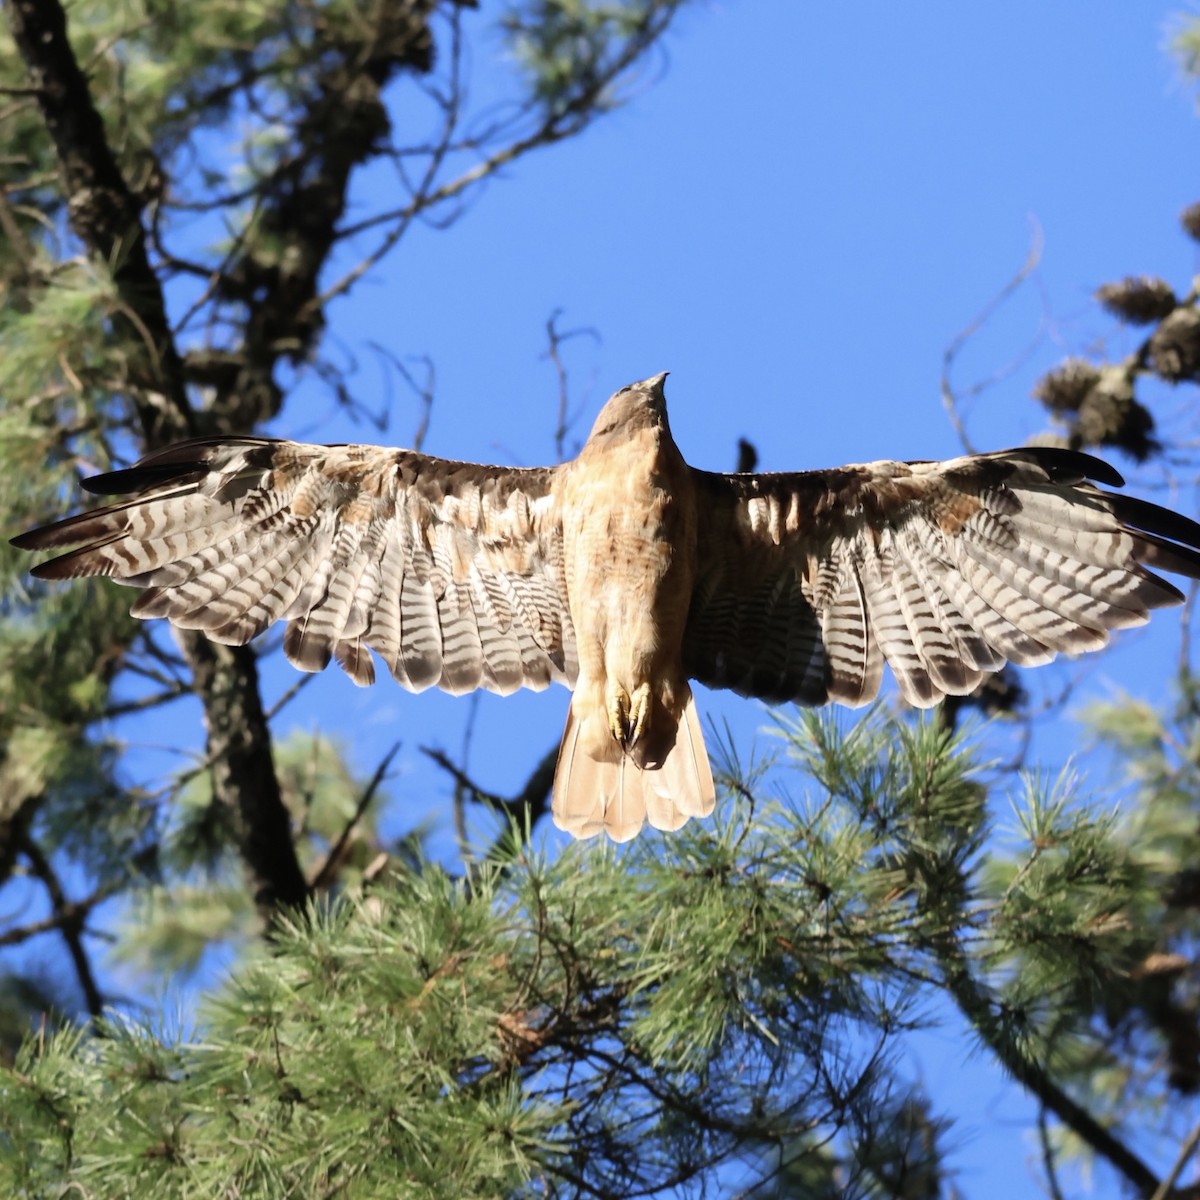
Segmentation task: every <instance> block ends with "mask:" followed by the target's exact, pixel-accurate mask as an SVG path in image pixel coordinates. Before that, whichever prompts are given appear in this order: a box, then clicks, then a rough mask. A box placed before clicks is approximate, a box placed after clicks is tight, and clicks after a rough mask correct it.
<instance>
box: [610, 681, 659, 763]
mask: <svg viewBox="0 0 1200 1200" xmlns="http://www.w3.org/2000/svg"><path fill="white" fill-rule="evenodd" d="M604 706H605V711H606V712H607V714H608V731H609V733H611V734H612V736H613V739H614V741H616V742H617V744H618V745H619V746H620V747H621V749H622V750H632V749H633V747H634V746H635V745H637V741H638V739H639V738H640V737H642V735H643V734H644V733H645V732H646V730H647V729H649V728H650V708H651V693H650V685H649V684H648V683H640V684H638V686H637V687H636V688H635V689H634V692H633V696H632V697H630V695H629V693H628V692H627V691H626V690H625V689H624V688H623V687H622V686H621V685H620V684H619V683H614V682H611V681H610V682H609V684H608V687H607V689H606V690H605V696H604Z"/></svg>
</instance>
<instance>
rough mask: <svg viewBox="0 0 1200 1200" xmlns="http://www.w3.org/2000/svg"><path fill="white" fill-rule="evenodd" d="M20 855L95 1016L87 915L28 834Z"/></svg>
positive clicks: (99, 1008) (98, 1001)
mask: <svg viewBox="0 0 1200 1200" xmlns="http://www.w3.org/2000/svg"><path fill="white" fill-rule="evenodd" d="M21 852H22V853H23V854H24V855H25V857H26V858H27V859H28V860H29V865H30V868H31V870H32V871H33V873H34V875H35V876H37V878H38V879H39V880H40V881H41V883H42V885H43V887H45V889H46V892H47V894H48V895H49V897H50V905H51V907H52V908H53V909H54V914H55V916H56V918H57V926H58V929H59V932H60V933H61V934H62V938H63V941H64V942H65V943H66V946H67V952H68V953H69V954H70V956H71V962H72V963H73V964H74V966H75V975H76V978H77V979H78V980H79V986H80V988H81V989H82V990H83V997H84V1001H85V1003H86V1004H87V1010H88V1012H89V1013H90V1014H91V1015H92V1016H93V1017H98V1016H100V1014H101V1012H103V1010H104V997H103V996H102V995H101V994H100V989H99V987H98V986H97V985H96V976H95V975H94V974H93V972H92V963H91V959H89V958H88V955H87V951H86V950H85V949H84V948H83V920H84V917H85V916H86V915H87V910H86V909H83V908H81V907H80V906H79V905H78V904H73V903H72V902H71V901H70V900H68V899H67V894H66V892H65V891H64V890H63V886H62V883H61V881H60V880H59V878H58V876H57V875H56V874H55V871H54V868H53V867H52V866H51V865H50V860H49V859H48V858H47V857H46V856H45V855H44V854H43V853H42V849H41V847H40V846H39V845H38V844H37V842H35V841H34V840H33V838H32V837H30V836H29V835H28V834H26V835H25V837H24V838H23V839H22V843H21Z"/></svg>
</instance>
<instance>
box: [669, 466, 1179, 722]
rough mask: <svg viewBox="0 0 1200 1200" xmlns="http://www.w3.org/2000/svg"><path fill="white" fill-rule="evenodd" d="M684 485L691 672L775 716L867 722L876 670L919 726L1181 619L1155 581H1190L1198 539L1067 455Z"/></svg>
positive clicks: (708, 478) (720, 478)
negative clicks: (1155, 622)
mask: <svg viewBox="0 0 1200 1200" xmlns="http://www.w3.org/2000/svg"><path fill="white" fill-rule="evenodd" d="M694 474H695V478H696V484H697V487H698V489H699V491H700V495H701V497H702V501H701V503H702V508H701V512H702V518H701V523H700V530H701V532H700V546H699V570H698V577H697V582H696V588H695V592H694V595H693V598H692V606H691V610H690V613H689V616H688V624H687V630H686V633H685V638H684V662H685V667H686V670H687V672H688V674H689V675H690V676H692V677H693V678H695V679H698V680H699V681H700V682H702V683H705V684H707V685H709V686H710V687H721V688H732V689H733V690H734V691H737V692H740V693H742V694H743V695H747V696H758V697H761V698H763V699H766V700H773V701H779V700H795V701H797V702H799V703H801V704H821V703H824V702H825V701H826V700H837V701H840V702H841V703H843V704H851V705H860V704H864V703H866V702H867V701H869V700H871V699H872V698H873V697H874V696H875V695H876V693H877V692H878V689H879V683H880V678H881V675H882V671H883V664H884V663H885V662H886V663H887V664H888V665H889V666H890V667H891V669H892V673H893V674H894V675H895V677H896V681H897V683H898V684H899V686H900V691H901V692H902V694H903V695H904V698H905V699H906V700H908V701H909V703H911V704H915V705H918V706H920V707H928V706H929V705H931V704H933V703H935V702H936V701H937V700H939V699H941V697H942V696H943V695H946V694H950V695H964V694H966V693H968V692H970V691H971V690H972V689H974V688H975V686H976V685H977V684H978V683H979V682H980V680H981V679H982V678H983V676H984V675H985V674H986V673H988V672H990V671H996V670H998V669H999V668H1000V667H1001V666H1002V665H1003V664H1004V663H1005V662H1006V661H1008V662H1014V663H1018V664H1022V665H1030V666H1032V665H1035V664H1038V663H1044V662H1048V661H1050V659H1052V658H1054V656H1055V655H1056V654H1057V653H1058V652H1060V651H1061V652H1064V653H1067V654H1078V653H1081V652H1083V651H1087V650H1095V649H1097V648H1099V647H1100V646H1103V645H1104V644H1105V643H1106V642H1107V640H1108V631H1109V630H1112V629H1119V628H1123V627H1125V626H1130V625H1140V624H1142V623H1143V622H1144V621H1145V620H1146V619H1147V611H1148V610H1149V609H1152V608H1158V607H1162V606H1164V605H1170V604H1176V603H1179V602H1180V601H1181V600H1182V599H1183V597H1182V595H1181V594H1180V593H1179V592H1178V591H1177V590H1176V589H1175V588H1174V587H1172V586H1171V584H1169V583H1167V582H1166V581H1165V580H1163V579H1160V578H1158V576H1156V575H1154V574H1152V573H1151V572H1150V571H1149V570H1148V569H1147V568H1148V567H1156V568H1159V569H1162V570H1166V571H1172V572H1178V573H1179V574H1182V575H1185V576H1189V577H1191V578H1200V553H1198V550H1200V525H1197V524H1196V522H1194V521H1190V520H1188V519H1187V518H1186V517H1181V516H1178V515H1176V514H1174V513H1171V512H1168V511H1167V510H1166V509H1163V508H1159V507H1158V506H1156V505H1153V504H1148V503H1146V502H1145V501H1141V500H1136V499H1133V498H1132V497H1126V496H1117V495H1112V494H1110V493H1107V492H1104V491H1101V490H1100V489H1099V488H1097V487H1094V486H1093V485H1092V484H1090V483H1088V482H1087V480H1088V479H1095V480H1098V481H1100V482H1102V483H1106V484H1112V485H1115V486H1120V485H1121V484H1122V482H1123V481H1122V479H1121V477H1120V476H1119V475H1118V474H1117V473H1116V472H1115V471H1114V470H1113V469H1112V468H1111V467H1109V466H1107V464H1105V463H1103V462H1101V461H1099V460H1098V459H1095V458H1091V457H1090V456H1088V455H1085V454H1079V453H1077V452H1074V451H1068V450H1053V449H1041V448H1032V449H1025V450H1011V451H1004V452H1001V453H998V454H983V455H974V456H970V457H966V458H957V459H952V460H950V461H948V462H943V463H899V462H876V463H867V464H863V465H861V466H851V467H843V468H840V469H838V470H832V471H811V472H805V473H802V474H788V475H715V474H710V473H708V472H703V471H696V472H695V473H694Z"/></svg>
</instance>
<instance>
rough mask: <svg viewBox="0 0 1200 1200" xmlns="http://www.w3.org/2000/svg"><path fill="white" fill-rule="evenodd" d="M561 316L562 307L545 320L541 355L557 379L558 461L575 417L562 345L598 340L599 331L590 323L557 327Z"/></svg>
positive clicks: (555, 433) (556, 432)
mask: <svg viewBox="0 0 1200 1200" xmlns="http://www.w3.org/2000/svg"><path fill="white" fill-rule="evenodd" d="M561 316H562V309H561V308H556V309H555V310H554V311H553V312H552V313H551V314H550V317H549V319H548V320H547V321H546V340H547V342H548V343H549V347H548V349H547V350H546V353H545V354H543V355H542V357H543V358H544V359H548V360H549V361H550V364H551V365H552V366H553V367H554V374H555V376H556V377H557V379H558V415H557V417H556V419H555V422H554V454H555V457H556V459H557V460H558V461H559V462H562V461H563V460H564V459H566V457H567V433H568V432H569V431H570V428H571V426H572V425H573V424H574V422H575V417H574V416H573V415H572V414H571V412H570V388H569V387H568V386H567V365H566V363H565V362H563V357H562V345H563V343H564V342H566V341H570V339H571V338H575V337H583V336H587V337H590V338H593V339H594V340H595V341H597V342H599V341H600V335H599V333H597V332H596V330H594V329H593V328H592V327H591V326H590V325H588V326H582V327H580V328H579V329H566V330H563V329H559V327H558V318H559V317H561Z"/></svg>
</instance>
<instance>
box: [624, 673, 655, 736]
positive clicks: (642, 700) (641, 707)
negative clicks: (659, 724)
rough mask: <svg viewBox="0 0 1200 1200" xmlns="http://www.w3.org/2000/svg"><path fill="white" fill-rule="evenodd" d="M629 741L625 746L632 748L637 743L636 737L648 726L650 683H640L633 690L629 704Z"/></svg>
mask: <svg viewBox="0 0 1200 1200" xmlns="http://www.w3.org/2000/svg"><path fill="white" fill-rule="evenodd" d="M628 721H629V741H628V743H627V744H626V746H625V748H626V749H627V750H632V749H633V747H634V746H636V745H637V742H638V738H640V737H641V736H642V734H644V733H645V732H646V730H647V729H649V728H650V685H649V684H648V683H640V684H638V686H637V687H636V688H634V690H633V698H632V701H631V703H630V705H629V718H628Z"/></svg>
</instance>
